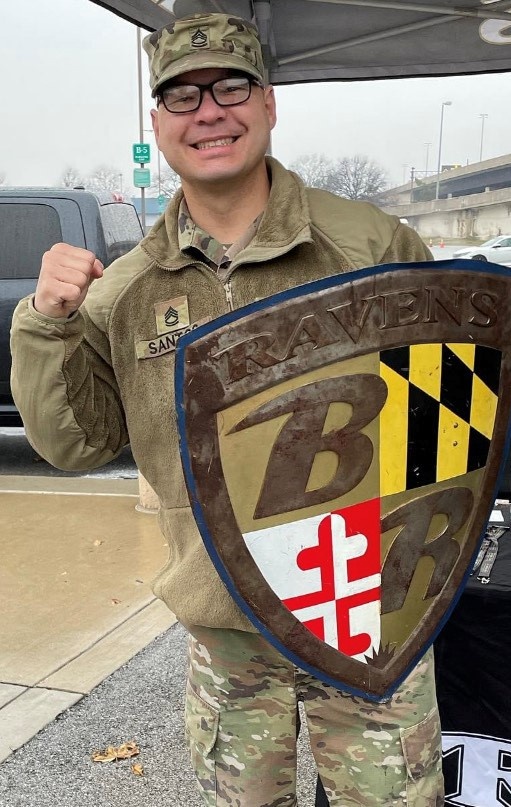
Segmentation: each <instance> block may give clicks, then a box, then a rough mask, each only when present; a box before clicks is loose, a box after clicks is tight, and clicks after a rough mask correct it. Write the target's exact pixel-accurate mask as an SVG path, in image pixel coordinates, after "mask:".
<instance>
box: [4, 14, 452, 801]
mask: <svg viewBox="0 0 511 807" xmlns="http://www.w3.org/2000/svg"><path fill="white" fill-rule="evenodd" d="M144 47H145V50H146V51H147V53H148V56H149V63H150V82H151V89H152V95H153V97H154V98H155V99H156V109H154V110H153V111H152V112H151V115H152V121H153V127H154V131H155V135H156V139H157V142H158V146H159V148H160V150H161V151H162V153H163V155H164V157H165V159H166V160H167V162H168V163H169V165H170V166H171V167H172V168H173V169H174V170H175V171H176V172H177V173H178V174H179V176H180V177H181V181H182V190H181V191H180V192H179V193H178V194H177V195H176V197H175V198H174V199H173V200H172V201H171V203H170V204H169V206H168V208H167V210H166V212H165V214H164V215H163V216H162V217H161V218H160V219H159V220H158V221H157V222H156V224H155V225H154V227H153V228H152V230H151V232H150V233H149V234H148V235H147V236H146V237H145V238H144V239H143V240H142V241H141V243H140V244H139V245H138V246H137V247H136V248H135V249H134V250H133V251H132V252H131V253H129V254H128V255H126V256H123V257H122V258H120V259H119V260H118V261H116V263H115V265H113V266H112V267H111V268H110V269H109V270H108V271H107V272H105V273H104V274H103V267H102V266H101V264H100V262H99V261H98V260H97V259H96V257H95V256H94V255H93V254H91V253H90V252H88V251H86V250H83V249H79V248H75V247H71V246H69V245H66V244H57V245H56V246H54V247H53V248H52V249H51V250H50V251H49V252H47V253H46V254H45V256H44V259H43V263H42V268H41V274H40V278H39V282H38V285H37V290H36V293H35V295H34V296H33V297H31V298H27V299H25V300H23V301H22V302H21V303H20V304H19V306H18V308H17V311H16V313H15V316H14V322H13V331H12V353H13V373H12V388H13V393H14V397H15V400H16V403H17V405H18V408H19V410H20V412H21V414H22V416H23V419H24V422H25V426H26V433H27V436H28V438H29V440H30V442H31V443H32V444H33V446H34V447H35V448H36V449H37V451H38V452H39V454H41V455H42V456H43V457H45V458H46V459H47V460H48V461H49V462H51V463H53V464H54V465H56V466H58V467H61V468H65V469H73V470H81V469H86V468H92V467H96V466H98V465H101V464H102V463H106V462H108V461H109V460H111V459H113V458H114V457H115V456H116V455H117V454H118V453H119V452H120V451H121V449H122V448H123V446H125V445H126V444H127V443H128V442H129V443H130V444H131V448H132V452H133V456H134V459H135V461H136V463H137V466H138V468H139V469H140V471H141V473H142V474H143V475H144V477H145V478H146V479H147V480H148V482H149V483H150V485H151V486H152V487H153V488H154V490H155V491H156V493H157V495H158V497H159V500H160V504H161V507H160V516H159V517H160V524H161V527H162V531H163V533H164V535H165V537H166V539H167V541H168V544H169V560H168V563H167V565H166V566H165V568H164V569H163V570H162V571H161V572H160V574H159V575H158V577H157V579H156V580H155V581H154V591H155V593H156V594H157V596H159V597H160V598H161V599H163V600H164V601H165V602H166V603H167V604H168V605H169V607H170V608H171V609H172V610H173V611H174V612H175V613H176V614H177V616H178V618H179V619H180V621H181V622H182V623H183V624H184V625H185V626H186V627H187V628H188V630H189V632H190V642H189V676H188V682H187V698H186V715H185V720H186V732H187V737H188V741H189V746H190V752H191V758H192V764H193V767H194V770H195V773H196V776H197V781H198V785H199V788H200V791H201V794H202V797H203V800H204V803H205V804H207V805H218V806H219V807H220V806H222V807H227V806H228V805H238V806H239V807H262V805H266V806H267V807H277V805H281V807H284V805H289V807H292V805H296V772H295V769H296V726H297V704H298V702H299V701H301V702H302V703H303V704H304V708H305V713H306V716H307V723H308V729H309V734H310V742H311V748H312V752H313V754H314V758H315V761H316V764H317V767H318V771H319V774H320V776H321V779H322V782H323V784H324V786H325V790H326V793H327V795H328V798H329V800H330V804H331V805H367V807H369V806H370V807H373V805H386V806H387V807H390V805H395V806H396V807H397V806H398V805H402V806H403V807H404V805H413V806H414V807H426V805H428V807H429V806H430V805H440V804H443V785H442V773H441V735H440V727H439V720H438V712H437V705H436V696H435V688H434V671H433V660H432V654H431V652H427V653H426V655H424V657H423V658H422V660H421V661H420V662H419V664H418V665H417V666H416V667H415V669H414V670H413V671H412V673H411V674H410V675H409V676H408V678H407V679H406V680H405V681H404V682H403V683H402V684H401V685H400V686H399V688H398V689H397V691H396V692H395V694H394V695H393V697H392V698H391V700H389V701H388V702H386V703H382V704H375V703H372V702H370V701H366V700H364V699H363V698H360V697H355V696H353V695H351V694H349V693H347V692H344V691H341V690H337V689H335V688H333V687H330V686H327V685H326V684H324V683H322V682H321V681H319V680H317V679H316V678H314V677H312V676H311V675H309V674H307V673H305V672H304V671H301V670H300V669H297V668H295V667H294V666H293V664H292V663H291V662H289V661H288V660H287V659H286V658H284V657H283V656H282V655H280V654H279V653H278V652H277V650H276V649H274V648H273V647H272V646H271V645H269V644H268V643H267V642H266V641H265V640H264V639H263V638H262V637H261V636H260V635H259V634H258V633H257V632H255V629H254V627H253V626H252V624H251V623H250V622H249V621H248V619H247V618H246V617H245V616H244V614H243V613H242V612H241V611H240V610H239V609H238V607H237V606H236V604H235V603H234V601H233V600H232V599H231V597H230V596H229V594H228V593H227V591H226V589H225V588H224V586H223V584H222V582H221V580H220V578H219V576H218V574H217V572H216V570H215V568H214V566H213V564H212V562H211V561H210V559H209V557H208V555H207V553H206V551H205V548H204V546H203V543H202V540H201V538H200V535H199V532H198V530H197V527H196V525H195V522H194V520H193V516H192V513H191V510H190V506H189V501H188V496H187V492H186V488H185V484H184V479H183V473H182V470H181V466H180V459H179V451H178V438H177V430H176V423H175V418H174V417H173V410H174V398H173V395H174V392H173V380H172V379H173V362H174V351H175V345H176V341H177V339H178V338H179V336H180V335H181V334H182V333H185V332H186V331H187V330H189V328H190V327H192V326H193V325H194V324H196V323H198V322H201V321H205V320H208V319H212V318H215V317H218V316H219V315H221V314H223V313H225V312H227V311H229V310H232V309H233V308H237V307H240V306H242V305H245V304H247V303H250V302H251V301H253V300H255V299H260V298H262V297H265V296H267V295H270V294H272V293H275V292H277V291H281V290H284V289H288V288H291V287H293V286H296V285H298V284H301V283H304V282H306V281H309V280H314V279H318V278H321V277H328V276H331V275H334V274H336V273H339V272H344V271H348V270H352V269H356V268H358V267H362V266H371V265H374V264H378V263H392V262H398V261H422V260H428V259H430V257H431V256H430V253H429V252H428V250H427V248H426V247H425V246H424V245H423V243H422V242H421V241H420V239H419V238H418V236H417V235H416V234H415V233H414V232H413V231H412V230H411V229H409V228H408V227H406V226H405V225H404V224H402V223H400V222H399V220H398V219H397V218H395V217H391V216H387V215H386V214H384V213H383V212H381V211H379V210H378V209H376V208H375V207H373V206H372V205H370V204H366V203H359V202H347V201H346V200H343V199H339V198H338V197H335V196H333V195H331V194H329V193H326V192H321V191H315V192H314V205H312V197H311V194H310V191H309V190H308V189H306V188H305V187H304V185H303V184H302V182H301V181H300V180H299V178H298V177H297V176H295V175H294V174H292V173H291V172H289V171H287V170H286V169H285V168H284V167H283V166H282V165H280V164H279V163H278V162H277V161H276V160H274V159H272V158H268V157H265V153H266V152H267V150H268V146H269V140H270V132H271V130H272V128H273V126H274V125H275V121H276V112H275V98H274V93H273V89H272V87H271V86H267V85H265V81H264V70H263V62H262V56H261V48H260V43H259V41H258V37H257V34H256V31H255V29H254V27H253V26H252V25H251V24H250V23H248V22H246V21H244V20H241V19H238V18H235V17H232V16H229V15H224V14H211V15H196V16H194V17H190V18H186V19H181V20H177V21H176V22H174V23H172V24H171V25H169V26H167V27H166V28H163V29H162V30H160V31H157V32H155V33H153V34H151V35H150V36H149V37H147V38H146V39H145V40H144ZM312 207H313V208H314V209H312ZM339 243H341V244H343V247H342V249H339V248H338V247H337V246H335V244H339ZM27 366H30V368H31V372H30V373H29V374H25V372H24V368H25V367H27ZM41 401H44V406H41Z"/></svg>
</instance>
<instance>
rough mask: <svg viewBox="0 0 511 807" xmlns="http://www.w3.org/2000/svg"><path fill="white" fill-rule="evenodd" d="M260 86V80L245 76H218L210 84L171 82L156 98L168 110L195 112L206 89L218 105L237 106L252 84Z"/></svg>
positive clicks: (244, 98)
mask: <svg viewBox="0 0 511 807" xmlns="http://www.w3.org/2000/svg"><path fill="white" fill-rule="evenodd" d="M253 84H256V85H257V86H258V87H262V86H263V85H262V84H261V82H260V81H257V79H255V78H251V77H250V78H249V77H246V76H232V77H231V78H220V79H217V81H212V82H211V84H171V85H170V86H168V87H164V88H163V89H162V90H160V91H159V93H158V99H159V100H161V102H162V104H163V106H164V107H165V109H166V110H167V111H168V112H173V113H174V114H178V115H179V114H180V113H182V112H195V110H196V109H198V108H199V107H200V105H201V104H202V98H203V95H204V93H205V92H206V90H209V91H210V93H211V95H212V96H213V98H214V100H215V102H216V103H217V104H218V105H219V106H237V105H238V104H244V103H245V101H248V99H249V98H250V93H251V92H252V85H253Z"/></svg>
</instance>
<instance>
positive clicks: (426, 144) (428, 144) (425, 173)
mask: <svg viewBox="0 0 511 807" xmlns="http://www.w3.org/2000/svg"><path fill="white" fill-rule="evenodd" d="M424 145H425V146H426V170H425V171H424V176H425V177H426V179H427V176H428V166H429V147H430V146H431V143H424Z"/></svg>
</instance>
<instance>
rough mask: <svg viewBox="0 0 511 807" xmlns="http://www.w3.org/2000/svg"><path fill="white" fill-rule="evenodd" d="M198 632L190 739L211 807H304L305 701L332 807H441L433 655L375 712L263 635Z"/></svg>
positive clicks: (192, 660)
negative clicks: (300, 767)
mask: <svg viewBox="0 0 511 807" xmlns="http://www.w3.org/2000/svg"><path fill="white" fill-rule="evenodd" d="M193 631H194V634H195V635H194V636H191V637H190V641H189V678H188V682H187V697H186V713H185V721H186V734H187V739H188V743H189V748H190V753H191V758H192V765H193V768H194V770H195V773H196V776H197V780H198V784H199V788H200V791H201V794H202V798H203V800H204V804H206V805H208V807H296V805H297V800H296V726H297V722H296V721H297V703H298V701H302V702H303V704H304V708H305V712H306V715H307V726H308V730H309V737H310V745H311V749H312V753H313V755H314V759H315V762H316V765H317V768H318V771H319V773H320V775H321V779H322V781H323V784H324V787H325V791H326V793H327V796H328V798H329V801H330V805H331V807H354V805H357V807H360V805H364V807H376V805H379V806H380V807H381V806H382V805H383V807H405V805H407V807H412V806H413V807H439V806H440V805H443V803H444V800H443V779H442V772H441V734H440V726H439V719H438V712H437V706H436V696H435V686H434V671H433V658H432V653H431V651H429V652H428V653H427V654H426V656H425V657H424V658H423V659H422V660H421V662H420V663H419V664H418V665H417V667H416V668H415V669H414V670H413V671H412V673H411V675H410V676H409V677H408V678H407V679H406V681H405V682H404V683H403V684H402V685H401V686H400V688H399V689H398V690H397V691H396V693H395V694H394V696H393V698H392V700H390V701H389V702H387V703H383V704H375V703H371V702H369V701H366V700H364V699H362V698H357V697H354V696H352V695H349V694H348V693H346V692H341V691H338V690H336V689H334V688H333V687H330V686H328V685H326V684H323V683H321V681H318V680H317V679H316V678H313V677H312V676H311V675H309V674H307V673H305V672H303V671H300V670H297V669H296V668H295V667H294V666H293V665H292V663H291V662H289V661H288V660H287V659H285V658H284V657H283V656H282V655H281V654H280V653H278V652H277V650H275V649H274V648H273V647H272V646H271V645H269V644H268V642H267V641H266V640H265V639H263V638H262V637H261V636H259V635H257V634H252V633H245V632H242V631H235V630H218V629H212V628H202V627H201V628H194V629H193Z"/></svg>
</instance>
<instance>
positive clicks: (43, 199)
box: [0, 188, 143, 426]
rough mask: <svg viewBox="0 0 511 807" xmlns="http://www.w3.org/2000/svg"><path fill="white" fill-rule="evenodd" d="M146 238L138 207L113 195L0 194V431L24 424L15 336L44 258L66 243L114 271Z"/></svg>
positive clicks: (46, 190) (82, 192)
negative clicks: (20, 307) (14, 387)
mask: <svg viewBox="0 0 511 807" xmlns="http://www.w3.org/2000/svg"><path fill="white" fill-rule="evenodd" d="M142 235H143V232H142V226H141V224H140V220H139V218H138V215H137V212H136V210H135V208H134V207H133V205H131V204H127V203H125V202H122V201H115V200H114V197H113V195H112V194H111V193H108V194H106V193H105V194H104V195H99V194H93V193H89V192H88V191H85V190H80V189H68V188H51V189H50V188H0V426H7V425H10V426H15V425H20V423H21V421H20V418H19V415H18V412H17V410H16V407H15V406H14V403H13V400H12V396H11V389H10V380H9V379H10V371H11V356H10V350H9V332H10V327H11V320H12V313H13V311H14V308H15V307H16V305H17V303H18V301H19V300H20V299H21V298H22V297H25V296H26V295H27V294H31V293H32V292H33V291H34V290H35V286H36V282H37V277H38V275H39V270H40V268H41V259H42V256H43V253H44V252H46V251H47V250H48V249H49V248H50V247H51V246H53V244H56V243H58V242H60V241H64V242H66V243H68V244H73V245H74V246H77V247H84V248H85V249H90V250H91V251H92V252H94V254H95V255H96V256H97V257H98V258H99V259H100V261H101V262H102V263H103V264H104V265H105V266H108V265H109V264H110V263H112V261H113V260H115V258H118V257H119V256H120V255H123V254H124V253H125V252H128V251H129V250H130V249H132V248H133V247H134V246H135V245H136V244H137V243H138V242H139V241H140V239H141V238H142ZM29 371H30V370H29V368H27V372H29Z"/></svg>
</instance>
